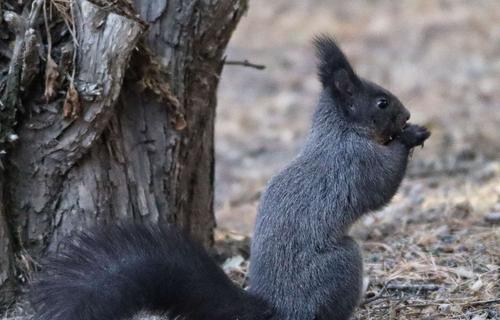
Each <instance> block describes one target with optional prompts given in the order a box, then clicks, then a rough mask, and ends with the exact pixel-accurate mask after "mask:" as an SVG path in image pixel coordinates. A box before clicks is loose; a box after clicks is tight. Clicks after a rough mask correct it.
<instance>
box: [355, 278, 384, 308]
mask: <svg viewBox="0 0 500 320" xmlns="http://www.w3.org/2000/svg"><path fill="white" fill-rule="evenodd" d="M390 282H391V280H389V281H388V282H386V283H385V284H384V286H383V287H382V289H380V291H379V292H378V293H377V294H376V295H374V296H373V297H371V298H368V299H365V300H364V301H363V303H362V304H361V305H362V306H364V305H365V304H369V303H372V302H373V301H375V300H378V299H381V298H383V295H382V294H383V293H384V292H385V290H386V289H387V285H388V284H389V283H390Z"/></svg>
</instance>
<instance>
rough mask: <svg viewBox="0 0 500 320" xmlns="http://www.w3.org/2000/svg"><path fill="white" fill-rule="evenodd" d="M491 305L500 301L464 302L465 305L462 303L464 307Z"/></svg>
mask: <svg viewBox="0 0 500 320" xmlns="http://www.w3.org/2000/svg"><path fill="white" fill-rule="evenodd" d="M490 303H500V299H491V300H480V301H472V302H463V303H461V305H463V306H480V305H483V304H490Z"/></svg>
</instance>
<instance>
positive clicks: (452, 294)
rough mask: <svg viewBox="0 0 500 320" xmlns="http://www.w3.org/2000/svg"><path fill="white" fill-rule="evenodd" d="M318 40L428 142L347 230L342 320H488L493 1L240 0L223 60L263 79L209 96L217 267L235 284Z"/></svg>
mask: <svg viewBox="0 0 500 320" xmlns="http://www.w3.org/2000/svg"><path fill="white" fill-rule="evenodd" d="M321 32H329V33H332V34H333V35H335V37H336V38H337V39H338V40H339V42H340V44H341V45H342V47H343V48H344V49H345V51H346V53H347V55H348V56H349V57H350V58H351V60H352V62H353V64H354V65H355V67H356V69H357V70H358V71H359V73H360V74H361V75H362V76H364V77H365V78H369V79H371V80H373V81H375V82H378V83H380V84H382V85H383V86H385V87H387V88H389V89H390V90H391V91H392V92H394V93H395V94H396V95H398V96H399V97H400V98H401V100H402V101H403V103H404V104H405V105H406V106H407V107H408V109H410V110H411V112H412V121H414V122H416V123H421V124H425V125H427V126H429V128H431V131H432V137H431V138H430V140H429V141H428V143H426V144H425V147H424V148H423V149H418V150H416V151H415V153H414V155H413V157H412V161H411V164H410V168H409V172H408V176H407V178H406V180H405V181H404V182H403V185H402V187H401V190H400V192H399V194H398V195H397V196H396V198H395V199H394V200H393V202H392V203H391V205H389V206H388V207H387V208H386V209H385V210H383V211H381V212H378V213H373V214H370V215H368V216H366V217H365V218H364V219H363V220H362V221H360V222H359V223H358V225H356V226H355V228H354V230H353V235H354V236H355V237H356V238H357V239H358V240H359V241H360V243H361V244H362V248H363V250H364V261H365V270H366V280H367V281H366V283H367V293H366V295H365V303H364V304H363V305H362V306H361V307H360V309H359V311H358V312H357V314H356V319H364V320H368V319H473V320H482V319H500V300H499V299H500V283H499V282H500V281H499V277H500V276H499V265H500V225H499V224H495V217H494V214H495V213H497V214H498V213H499V212H500V157H499V155H500V131H499V129H498V128H500V90H498V88H500V3H499V2H498V1H497V0H490V1H488V0H484V1H483V0H477V1H465V0H456V1H452V0H449V1H437V0H436V1H434V0H403V1H390V0H381V1H370V0H364V1H362V0H351V1H332V0H308V1H303V0H274V1H266V0H251V1H250V10H249V12H248V14H247V16H246V17H245V18H244V20H243V21H242V23H241V25H240V26H239V28H238V29H237V32H236V33H235V35H234V38H233V40H232V42H231V44H230V48H229V50H228V52H227V55H228V59H229V60H245V59H248V60H250V61H252V62H254V63H258V64H264V65H265V66H266V69H265V70H263V71H261V70H255V69H251V68H245V67H238V66H227V67H226V68H225V71H224V73H223V75H222V83H221V85H220V88H219V106H218V118H217V125H216V152H217V168H216V171H217V176H216V186H217V188H216V210H217V217H218V222H219V227H220V228H221V230H224V229H226V230H227V229H231V230H234V231H235V232H236V235H235V234H228V233H227V232H225V231H224V232H220V234H219V238H224V239H227V238H229V239H230V240H231V241H230V244H231V248H232V254H231V255H232V256H233V258H232V259H229V260H228V261H226V263H225V268H226V270H227V271H228V272H230V273H231V274H232V275H233V276H234V277H235V278H236V279H238V278H242V277H244V271H245V267H246V262H245V258H247V255H248V239H246V238H245V237H244V236H243V235H249V234H251V231H252V229H253V221H254V217H255V212H256V206H257V204H258V198H259V193H260V192H261V191H262V189H263V187H264V185H265V183H266V181H267V180H268V179H269V178H270V177H271V175H272V174H273V173H275V172H277V171H278V170H279V168H281V167H282V166H283V165H284V164H286V163H287V162H288V161H290V159H291V158H292V157H293V155H294V154H295V153H296V152H297V150H298V149H299V148H300V146H301V143H302V141H303V139H304V138H305V135H306V133H307V130H308V125H309V117H310V115H311V112H312V110H313V107H314V104H315V101H316V99H317V96H318V92H319V84H318V82H317V80H316V76H315V61H314V56H313V52H312V49H311V45H310V39H311V37H312V36H313V35H314V34H317V33H321ZM497 223H498V222H497ZM226 244H227V242H226ZM240 256H242V258H240ZM19 319H21V318H19Z"/></svg>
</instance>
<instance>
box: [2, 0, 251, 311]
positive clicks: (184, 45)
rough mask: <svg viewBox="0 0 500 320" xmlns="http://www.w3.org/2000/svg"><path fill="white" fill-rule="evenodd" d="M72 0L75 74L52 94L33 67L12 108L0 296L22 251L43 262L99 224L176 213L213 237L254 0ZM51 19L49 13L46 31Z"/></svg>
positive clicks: (179, 220) (63, 51) (168, 219)
mask: <svg viewBox="0 0 500 320" xmlns="http://www.w3.org/2000/svg"><path fill="white" fill-rule="evenodd" d="M45 1H47V4H46V5H47V6H49V5H50V3H49V2H50V0H45ZM12 2H13V3H14V2H15V1H12ZM37 2H38V3H39V4H43V2H44V0H35V1H34V3H37ZM73 2H74V3H73V7H72V10H70V11H68V13H69V14H71V16H72V19H71V21H74V25H75V30H74V32H73V33H75V34H76V39H77V42H78V44H77V46H76V59H75V66H76V68H75V70H76V73H75V77H74V82H71V81H67V80H66V83H68V82H69V83H70V84H69V85H68V84H66V88H65V89H64V93H63V94H62V96H60V97H59V98H58V99H55V100H53V101H51V102H48V103H47V102H42V101H41V100H40V96H41V95H42V94H43V90H42V89H43V88H40V87H43V86H41V85H37V83H38V82H40V83H43V79H42V78H41V77H35V80H34V85H32V86H30V87H29V88H32V89H30V90H25V91H24V92H22V90H21V92H20V93H19V95H20V96H22V103H21V104H20V103H18V104H16V105H14V107H20V106H22V107H23V109H24V111H23V112H17V115H16V117H15V119H16V121H17V124H16V126H15V127H14V130H15V133H16V134H17V136H19V139H18V140H17V142H16V144H15V145H10V146H9V148H8V152H7V154H6V156H5V157H4V158H3V159H2V161H3V163H4V165H5V167H6V170H5V172H4V173H3V174H4V177H3V179H1V180H0V188H2V187H3V188H4V190H3V199H2V198H1V195H0V213H1V214H2V215H1V216H0V291H1V292H0V303H1V302H2V301H1V300H2V298H3V299H4V300H5V299H6V298H7V297H9V296H11V295H10V292H11V291H7V288H8V287H10V288H11V287H12V285H13V284H14V283H15V280H14V271H13V270H14V269H16V270H17V271H16V272H17V273H18V274H19V273H21V274H22V273H24V272H26V271H27V270H24V266H23V265H22V264H20V263H17V264H16V268H13V262H12V261H13V257H17V258H18V259H16V260H18V261H30V260H31V259H34V260H35V261H36V259H38V258H39V257H40V256H42V255H43V254H45V253H46V252H47V251H53V250H57V248H58V246H59V244H60V241H61V239H63V238H65V237H67V236H68V235H71V234H72V233H73V232H74V231H75V230H82V229H86V228H88V227H90V226H93V225H95V224H106V223H117V222H119V221H121V222H123V221H131V220H134V221H144V222H152V223H176V224H179V225H181V226H182V227H184V228H185V229H187V230H188V231H189V232H190V233H191V234H192V235H193V236H194V237H195V238H197V239H198V240H200V241H201V242H202V243H204V244H205V245H210V244H211V242H212V232H213V227H214V225H215V222H214V216H213V208H212V207H213V176H214V153H213V143H214V142H213V130H214V116H215V105H216V89H217V85H218V79H219V75H220V72H221V70H222V66H223V63H224V62H223V53H224V49H225V47H226V45H227V42H228V40H229V38H230V36H231V33H232V31H233V30H234V28H235V26H236V24H237V22H238V21H239V19H240V17H241V16H242V14H243V13H244V11H245V9H246V2H247V1H246V0H219V1H211V0H170V1H167V0H149V1H141V0H135V3H133V4H130V3H128V2H127V0H121V1H112V2H109V3H108V1H103V0H100V1H96V0H94V1H92V2H89V1H87V0H74V1H73ZM1 3H2V2H1V1H0V4H1ZM3 9H4V11H6V10H7V11H8V10H12V11H15V9H16V6H15V5H12V6H11V7H4V8H3ZM25 11H26V10H25ZM28 11H29V10H28ZM4 15H5V14H4ZM45 15H46V16H47V11H46V12H45ZM44 20H46V19H44V17H43V14H40V18H39V19H38V20H37V21H39V23H35V26H34V28H35V29H36V30H37V32H38V33H42V34H44V33H43V26H44ZM65 25H69V29H70V31H71V23H69V24H65ZM37 28H40V30H42V31H41V32H39V31H38V29H37ZM47 28H53V29H54V30H51V33H52V34H54V35H57V34H56V32H61V30H57V25H56V24H47ZM68 34H70V33H68ZM39 38H42V41H45V40H46V42H45V43H47V42H48V41H49V40H51V39H50V37H47V36H46V35H45V36H43V37H39ZM69 38H71V37H69ZM52 40H53V39H52ZM52 40H51V41H52ZM1 41H2V40H1V39H0V44H1ZM56 42H57V40H54V43H55V44H54V47H55V48H54V49H53V51H54V52H56V53H55V54H54V56H57V57H60V59H59V60H58V59H57V58H55V59H54V60H57V61H56V63H57V64H58V65H59V67H58V70H59V72H60V73H61V74H63V75H64V74H66V75H67V77H66V78H67V79H68V78H69V79H71V72H68V71H67V70H66V71H64V70H62V69H63V65H64V61H63V60H65V59H66V60H67V57H71V56H72V53H71V52H72V49H68V43H65V44H64V43H63V41H61V44H57V43H56ZM69 42H71V41H69ZM57 46H59V47H57ZM45 47H46V48H47V49H48V46H45ZM70 47H71V46H70ZM1 48H2V47H0V49H1ZM41 48H42V50H41V51H42V52H43V54H44V55H45V57H47V53H46V51H47V50H43V48H44V46H41ZM58 50H59V51H58ZM68 52H69V53H68ZM58 53H59V54H58ZM0 54H1V52H0ZM7 54H9V52H7ZM13 55H14V54H13V53H12V54H11V59H12V56H13ZM65 57H66V58H65ZM44 59H45V58H44ZM70 60H71V59H70ZM0 61H1V60H0ZM25 64H26V63H25ZM0 68H1V64H0ZM72 69H73V68H72V67H71V68H70V70H72ZM40 70H41V68H40ZM46 70H47V69H45V72H47V71H46ZM42 71H43V70H42ZM0 72H1V69H0ZM42 74H43V72H42ZM3 75H4V78H6V79H9V76H11V75H10V74H6V73H3ZM1 76H2V73H0V77H1ZM0 80H1V78H0ZM71 83H74V87H73V88H74V89H72V84H71ZM3 87H5V86H3ZM3 87H2V85H1V82H0V90H2V88H3ZM63 104H64V110H62V109H63V107H62V105H63ZM2 112H3V111H2ZM63 113H64V114H66V115H67V116H68V115H69V116H70V117H69V118H68V117H64V115H63ZM75 115H78V116H75ZM72 116H73V117H72ZM0 120H1V119H0ZM4 122H5V121H4ZM0 125H2V124H0ZM4 127H5V126H4ZM1 128H2V127H1V126H0V129H1ZM0 132H1V130H0ZM1 138H2V137H0V142H2V140H1ZM0 146H1V144H0ZM0 178H1V177H0ZM0 191H1V189H0ZM2 207H3V208H4V210H3V211H2ZM28 271H29V270H28ZM2 290H4V291H2ZM9 290H10V289H9Z"/></svg>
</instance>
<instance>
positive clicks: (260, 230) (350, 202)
mask: <svg viewBox="0 0 500 320" xmlns="http://www.w3.org/2000/svg"><path fill="white" fill-rule="evenodd" d="M319 41H321V40H319ZM320 45H321V44H320ZM327 45H331V43H328V44H327ZM324 51H325V50H323V51H321V52H320V53H324ZM337 56H339V55H337ZM320 58H323V57H321V56H320ZM336 65H342V64H339V63H336ZM320 67H323V68H324V67H325V64H324V63H323V64H320ZM323 73H325V72H323ZM330 73H332V74H333V73H334V72H333V71H332V72H330ZM352 76H355V75H352ZM355 80H356V81H353V82H352V83H357V84H356V85H355V86H356V87H355V88H356V91H357V92H355V93H354V94H358V93H359V95H360V96H359V97H356V98H352V99H353V101H366V103H370V99H371V97H372V96H373V97H375V98H376V97H377V95H376V94H375V95H372V94H373V93H374V92H377V91H378V92H380V94H384V95H385V96H387V97H388V98H389V99H391V100H393V101H394V103H395V104H396V107H395V108H396V109H395V110H396V111H397V114H396V116H397V117H399V116H402V117H405V119H404V120H403V121H402V124H404V123H405V122H406V120H407V119H408V117H409V114H408V112H407V111H406V109H404V107H403V106H402V105H401V104H400V102H399V100H397V98H395V97H393V96H392V95H391V94H390V93H389V92H387V91H386V90H384V89H382V88H380V87H378V86H376V85H374V84H371V83H369V82H368V81H365V80H362V79H360V78H356V79H355ZM323 85H324V88H323V92H322V94H321V97H320V100H319V103H318V106H317V109H316V112H315V114H314V116H313V124H312V127H311V130H310V134H309V137H308V139H307V142H306V144H305V146H304V148H303V150H302V152H301V153H300V154H299V155H298V156H297V157H296V158H295V159H294V160H293V161H292V163H290V164H289V165H288V166H287V167H286V168H285V169H284V170H283V171H281V172H280V173H279V174H278V175H276V176H275V177H273V178H272V180H271V181H270V182H269V184H268V186H267V188H266V190H265V192H264V193H263V195H262V198H261V203H260V206H259V212H258V217H257V221H256V229H255V233H254V238H253V242H252V255H251V257H252V258H251V264H250V290H251V292H253V293H254V294H256V295H257V296H259V297H262V298H264V299H265V300H267V301H268V302H270V303H271V305H273V306H274V307H275V310H276V312H277V315H278V317H277V318H278V319H282V320H313V319H325V320H326V319H329V320H332V319H348V318H349V317H350V316H351V314H352V313H353V310H354V308H355V307H356V306H357V305H358V303H359V301H360V295H361V291H362V289H361V287H362V272H363V271H362V269H363V267H362V258H361V252H360V249H359V247H358V246H357V244H356V242H355V241H354V240H353V239H351V238H350V237H349V236H348V232H349V228H350V226H351V225H352V224H353V223H354V222H355V221H356V220H357V219H359V218H360V217H361V216H362V215H363V214H365V213H367V212H370V211H373V210H377V209H380V208H381V207H383V206H384V205H386V204H387V203H388V202H389V201H390V200H391V198H392V197H393V196H394V194H395V193H396V191H397V189H398V187H399V185H400V183H401V180H402V179H403V176H404V173H405V170H406V165H407V162H408V153H409V151H410V149H411V148H412V147H414V146H416V145H418V144H422V143H423V140H425V139H426V138H427V137H428V135H429V133H428V132H427V130H426V129H424V128H422V127H419V126H416V125H409V126H407V127H406V128H405V130H404V131H402V130H399V132H397V133H398V134H397V135H394V136H393V137H391V138H393V139H392V141H390V142H389V143H387V144H382V143H380V141H378V140H376V139H374V135H373V128H371V127H370V128H369V127H368V126H366V125H365V124H366V123H368V120H369V119H359V114H358V115H356V117H352V116H351V115H350V113H349V112H350V111H346V109H349V110H351V109H356V108H358V107H359V108H358V109H363V108H367V107H369V106H356V105H354V106H346V105H343V103H344V102H345V101H347V100H348V99H347V100H346V99H338V94H339V93H338V92H337V91H336V89H337V88H334V89H332V86H333V84H332V86H330V85H329V83H323ZM361 86H362V87H361ZM346 87H348V86H346ZM339 88H342V86H339ZM367 92H368V93H369V95H368V94H366V93H367ZM340 94H342V93H340ZM346 96H348V98H349V99H350V94H347V95H346ZM391 103H392V102H391ZM382 116H384V114H382ZM388 116H389V114H388ZM390 116H391V117H392V116H393V115H390ZM397 117H396V118H397ZM393 122H394V121H393Z"/></svg>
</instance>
